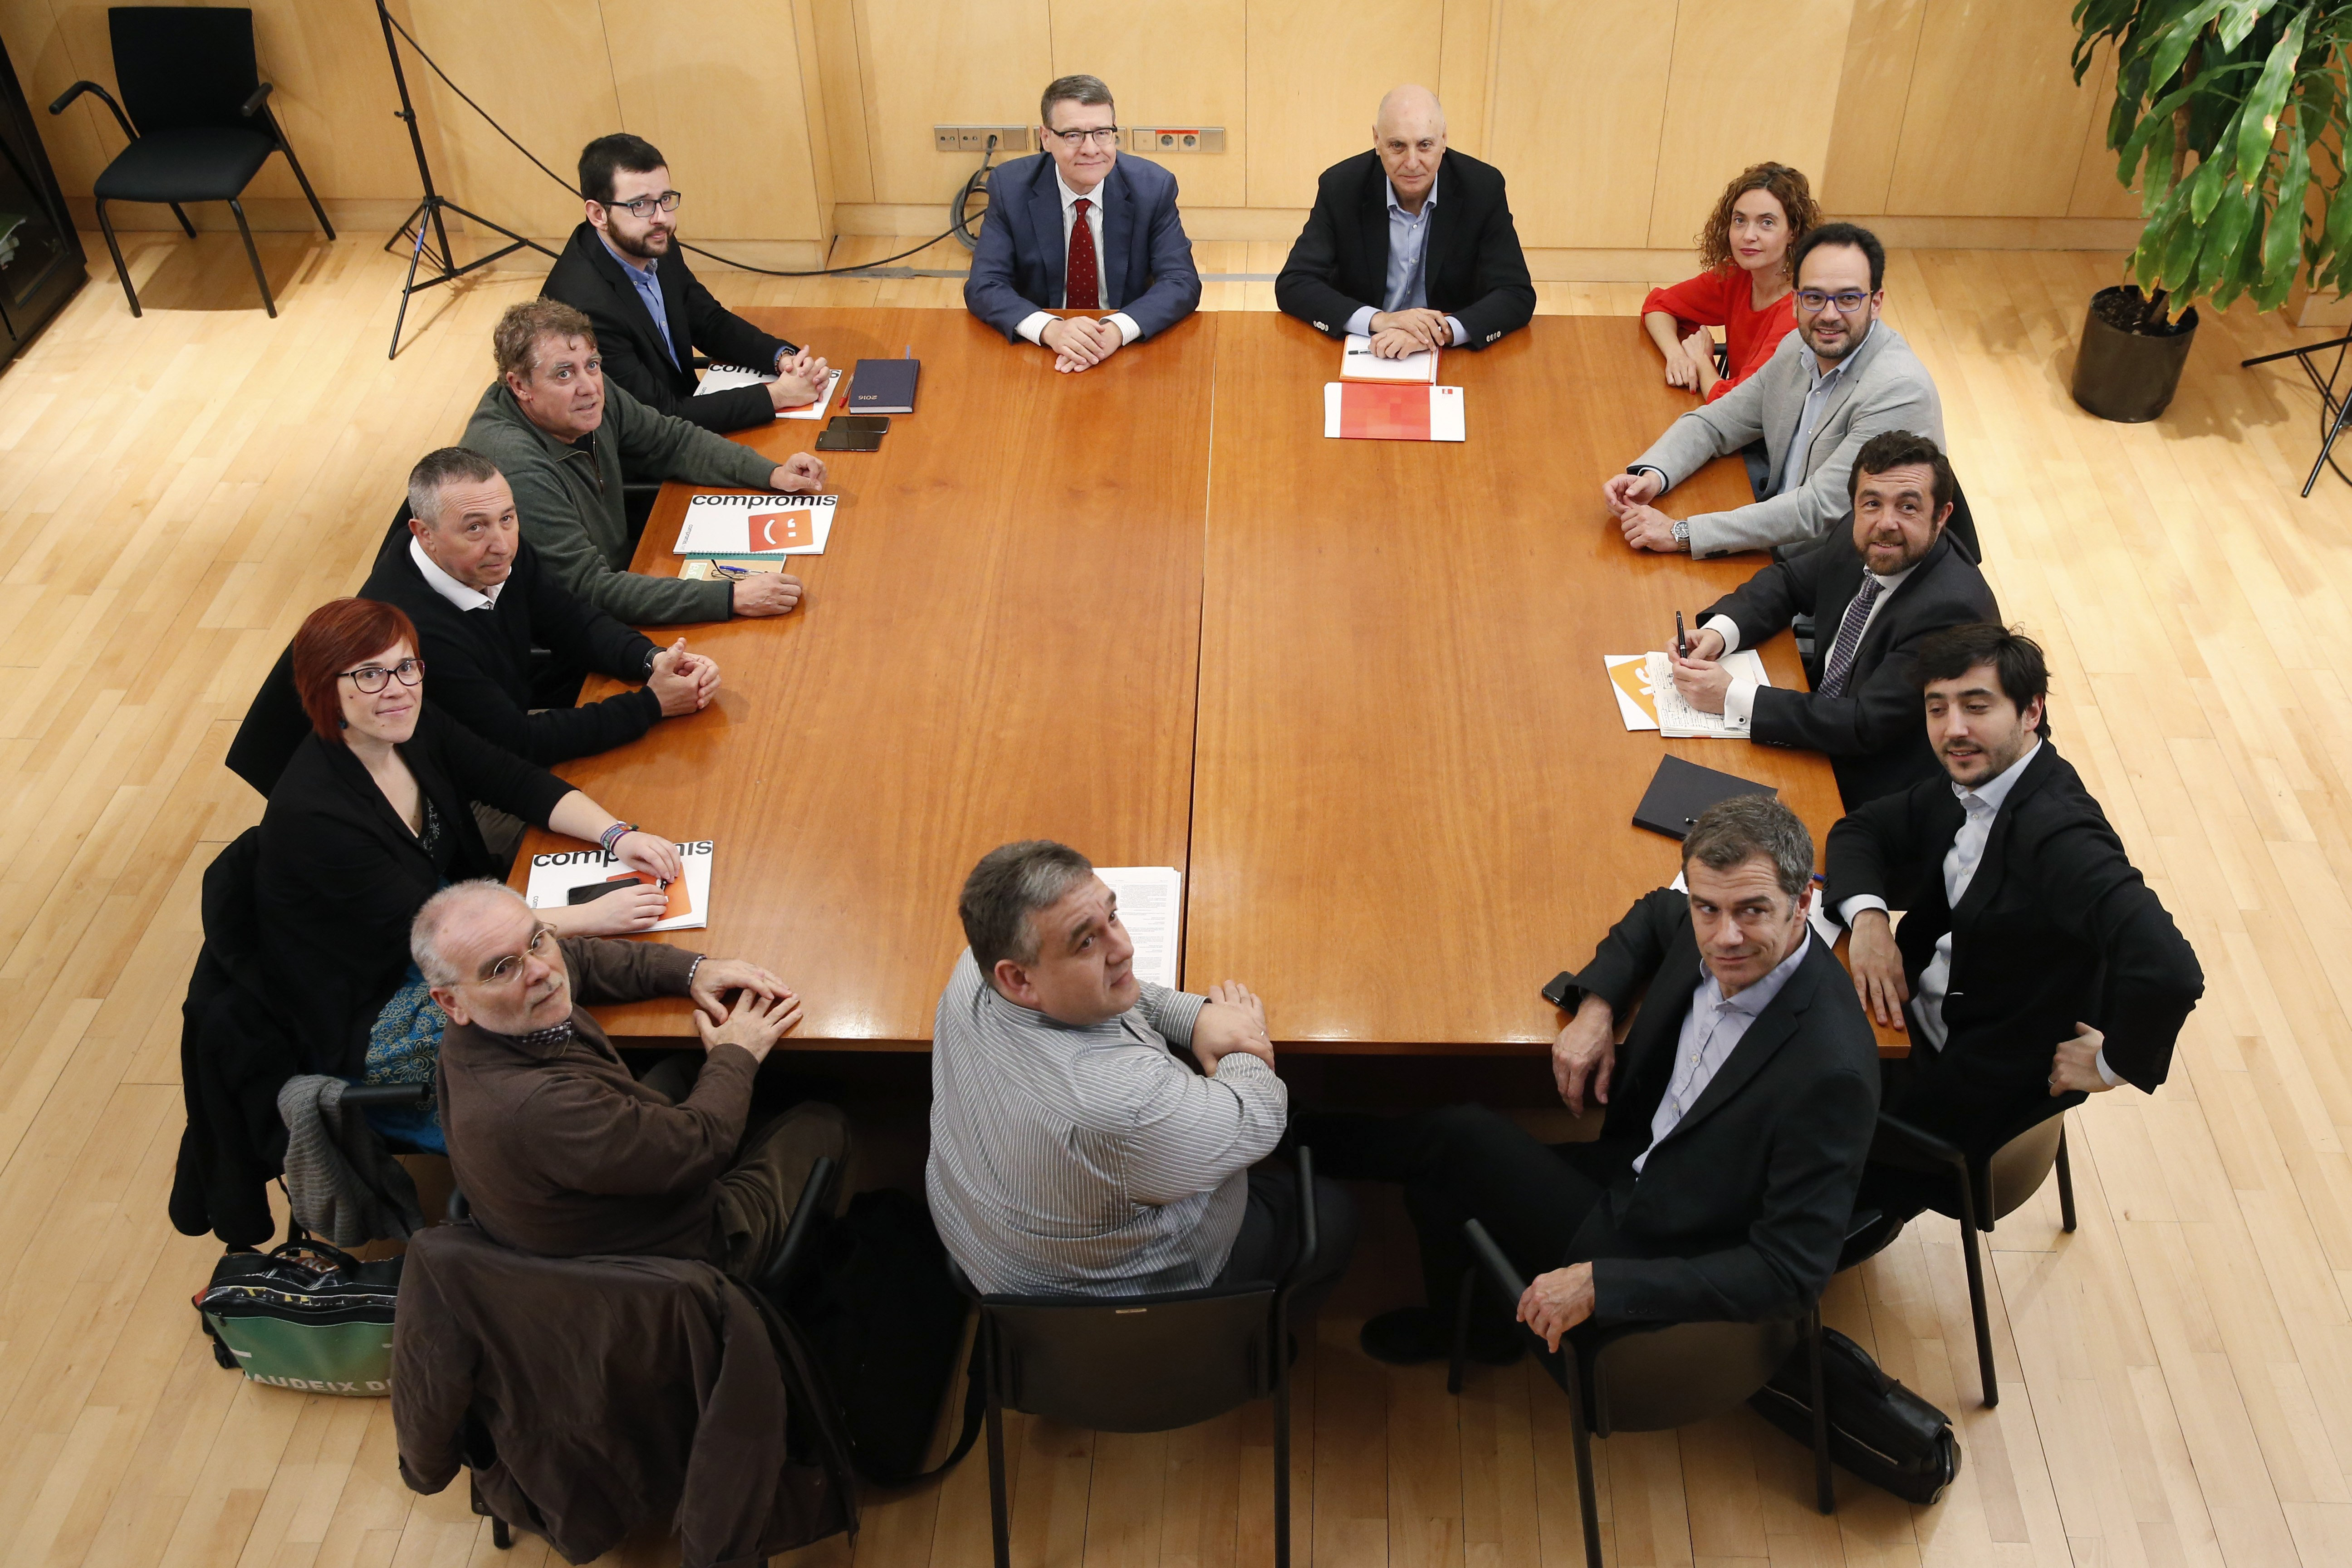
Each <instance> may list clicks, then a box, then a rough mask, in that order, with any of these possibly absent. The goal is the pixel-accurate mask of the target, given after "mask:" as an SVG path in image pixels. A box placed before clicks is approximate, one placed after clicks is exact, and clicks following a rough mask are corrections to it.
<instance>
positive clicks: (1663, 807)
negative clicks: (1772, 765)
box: [1633, 757, 1780, 838]
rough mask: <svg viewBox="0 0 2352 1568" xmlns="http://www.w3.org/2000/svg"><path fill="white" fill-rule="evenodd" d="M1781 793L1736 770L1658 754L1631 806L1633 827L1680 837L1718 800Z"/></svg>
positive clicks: (1670, 836)
mask: <svg viewBox="0 0 2352 1568" xmlns="http://www.w3.org/2000/svg"><path fill="white" fill-rule="evenodd" d="M1779 794H1780V791H1779V790H1776V789H1774V788H1773V787H1772V786H1771V785H1770V784H1758V783H1756V782H1755V781H1753V780H1752V779H1743V778H1741V777H1739V776H1738V774H1736V773H1717V772H1716V771H1715V770H1714V769H1713V768H1703V767H1700V766H1699V765H1698V764H1697V763H1686V762H1685V761H1683V760H1682V759H1681V758H1680V757H1660V758H1659V759H1658V771H1657V772H1656V773H1654V774H1652V775H1651V778H1650V787H1649V788H1648V789H1647V790H1645V791H1643V795H1642V804H1641V805H1637V806H1635V807H1634V808H1633V826H1636V827H1646V828H1648V829H1649V830H1650V831H1651V832H1653V833H1663V834H1664V835H1665V836H1666V837H1669V838H1680V837H1683V836H1684V835H1685V834H1687V833H1689V832H1690V830H1691V825H1692V824H1694V823H1696V821H1698V819H1699V816H1700V815H1701V814H1702V813H1703V812H1705V811H1706V808H1707V807H1708V806H1710V805H1715V804H1716V803H1717V801H1725V800H1729V799H1731V798H1732V797H1733V796H1735V795H1779Z"/></svg>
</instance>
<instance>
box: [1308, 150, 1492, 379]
mask: <svg viewBox="0 0 2352 1568" xmlns="http://www.w3.org/2000/svg"><path fill="white" fill-rule="evenodd" d="M1422 270H1423V276H1424V277H1425V278H1426V279H1428V290H1427V291H1428V297H1429V308H1430V309H1431V310H1442V311H1444V312H1445V314H1447V315H1449V316H1452V317H1454V318H1455V319H1456V320H1458V321H1461V323H1462V330H1463V331H1464V333H1465V335H1466V336H1467V338H1468V340H1469V341H1468V342H1465V343H1464V344H1463V346H1464V347H1465V348H1473V349H1483V348H1485V347H1486V345H1487V344H1488V343H1491V342H1495V341H1496V339H1498V338H1500V337H1502V336H1503V335H1504V334H1505V333H1506V332H1515V331H1518V330H1519V329H1520V328H1521V327H1524V326H1526V325H1527V324H1528V321H1529V320H1530V319H1531V318H1533V317H1534V315H1535V313H1536V286H1535V285H1534V284H1533V283H1532V282H1530V281H1528V261H1527V258H1526V257H1525V256H1524V255H1523V254H1521V252H1520V250H1519V232H1518V230H1517V228H1516V227H1515V226H1513V225H1512V223H1511V205H1510V202H1509V200H1508V198H1507V197H1506V195H1504V191H1503V172H1502V171H1501V170H1500V169H1497V168H1496V167H1495V166H1494V165H1493V164H1491V163H1480V162H1479V161H1478V160H1477V159H1475V158H1473V157H1471V156H1470V155H1469V154H1468V153H1456V152H1454V151H1452V150H1450V149H1449V150H1448V151H1447V152H1446V154H1445V157H1444V161H1442V162H1441V163H1439V164H1438V165H1437V211H1436V214H1435V216H1433V217H1431V219H1430V220H1429V243H1428V247H1427V248H1426V249H1425V250H1424V251H1423V254H1422ZM1388 275H1389V198H1388V172H1387V171H1386V170H1385V169H1383V168H1381V156H1380V154H1379V153H1357V154H1356V155H1355V156H1354V157H1352V158H1349V159H1346V160H1344V161H1342V162H1340V163H1334V164H1332V165H1331V167H1329V168H1328V169H1326V170H1324V171H1323V176H1322V178H1321V179H1320V180H1318V182H1317V183H1316V187H1315V209H1314V211H1312V212H1310V213H1308V214H1307V226H1306V227H1305V228H1304V229H1301V230H1300V231H1299V234H1298V238H1297V242H1296V243H1295V244H1293V245H1292V246H1291V247H1290V258H1289V259H1288V260H1287V261H1285V262H1284V263H1283V264H1282V273H1281V275H1280V276H1279V277H1277V278H1276V279H1275V283H1274V299H1275V303H1276V304H1278V305H1280V306H1281V307H1282V308H1283V309H1284V310H1286V311H1288V312H1289V313H1290V314H1292V315H1294V316H1296V317H1297V318H1298V319H1299V320H1300V321H1305V322H1307V324H1308V325H1310V326H1312V327H1313V328H1314V329H1315V330H1316V331H1318V332H1323V333H1326V334H1328V335H1329V336H1331V337H1335V338H1344V337H1346V336H1347V335H1348V318H1349V316H1352V315H1354V314H1355V313H1356V310H1357V309H1358V308H1359V307H1360V306H1364V305H1370V307H1371V308H1372V309H1373V310H1380V309H1381V302H1382V301H1383V300H1385V299H1386V298H1387V296H1388V287H1389V283H1388Z"/></svg>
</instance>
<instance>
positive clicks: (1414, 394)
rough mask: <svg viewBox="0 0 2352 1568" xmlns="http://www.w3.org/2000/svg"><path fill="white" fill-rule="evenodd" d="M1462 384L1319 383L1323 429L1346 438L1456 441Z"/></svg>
mask: <svg viewBox="0 0 2352 1568" xmlns="http://www.w3.org/2000/svg"><path fill="white" fill-rule="evenodd" d="M1464 429H1465V425H1464V420H1463V416H1462V389H1461V388H1460V387H1458V386H1412V385H1397V384H1381V383H1379V382H1369V381H1327V382H1325V383H1324V384H1323V434H1324V435H1325V436H1326V437H1330V438H1331V439H1333V440H1348V441H1459V440H1462V439H1463V438H1464Z"/></svg>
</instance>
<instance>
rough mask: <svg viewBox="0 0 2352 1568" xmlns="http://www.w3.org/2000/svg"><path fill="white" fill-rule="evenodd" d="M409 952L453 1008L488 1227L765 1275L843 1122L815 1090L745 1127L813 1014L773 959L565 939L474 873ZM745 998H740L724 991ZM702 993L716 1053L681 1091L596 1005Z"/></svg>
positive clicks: (479, 1201) (454, 1118)
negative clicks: (754, 1083)
mask: <svg viewBox="0 0 2352 1568" xmlns="http://www.w3.org/2000/svg"><path fill="white" fill-rule="evenodd" d="M409 946H410V950H411V952H412V953H413V954H414V956H415V960H416V963H417V967H418V968H419V969H420V970H422V971H423V972H424V974H425V980H426V982H427V983H428V984H430V985H431V986H432V988H433V999H434V1000H435V1001H436V1002H438V1003H439V1004H440V1005H441V1007H442V1009H443V1011H445V1012H446V1013H447V1014H448V1015H449V1026H448V1028H447V1029H446V1031H445V1032H444V1033H443V1035H442V1037H441V1072H440V1079H441V1083H440V1098H441V1125H442V1127H443V1129H444V1131H446V1134H447V1136H448V1140H449V1161H450V1164H451V1165H452V1167H453V1168H454V1169H455V1172H456V1174H457V1184H458V1186H459V1188H460V1189H462V1190H463V1191H464V1193H465V1194H466V1196H467V1201H468V1202H470V1203H471V1204H472V1205H473V1210H474V1219H475V1222H476V1223H477V1224H478V1225H479V1226H481V1228H482V1229H483V1231H484V1232H486V1233H487V1234H488V1235H489V1236H490V1237H494V1238H495V1239H497V1240H499V1241H500V1242H503V1243H504V1244H506V1245H507V1246H509V1247H518V1248H520V1249H521V1250H523V1251H525V1252H534V1253H538V1254H541V1255H542V1256H545V1257H551V1258H577V1257H581V1256H583V1255H586V1254H591V1253H637V1254H650V1255H653V1256H657V1257H664V1258H698V1259H701V1260H704V1261H707V1262H710V1263H715V1264H717V1265H719V1267H720V1268H725V1269H727V1270H728V1271H729V1272H730V1273H734V1274H738V1275H742V1276H744V1277H746V1278H751V1279H757V1278H758V1277H759V1276H760V1275H761V1274H762V1273H764V1272H765V1269H766V1266H767V1264H768V1262H769V1261H770V1259H772V1258H773V1257H774V1255H775V1250H776V1248H777V1247H778V1246H780V1245H781V1244H782V1241H783V1237H784V1231H785V1228H786V1226H788V1225H789V1224H790V1223H791V1220H792V1214H793V1205H794V1204H795V1203H797V1202H798V1201H799V1197H800V1193H801V1189H802V1187H803V1185H805V1184H806V1182H807V1179H808V1173H809V1168H810V1166H812V1165H813V1164H814V1163H815V1162H816V1159H817V1157H818V1156H819V1155H822V1154H830V1155H832V1156H833V1157H834V1158H835V1160H841V1159H843V1158H845V1156H846V1154H847V1152H848V1144H849V1126H848V1121H847V1119H846V1118H845V1117H844V1116H843V1115H842V1113H841V1111H840V1110H838V1109H836V1108H835V1107H833V1106H830V1105H818V1104H803V1105H798V1106H795V1107H793V1109H792V1110H790V1111H788V1112H787V1113H785V1114H784V1115H783V1116H782V1117H780V1118H778V1119H777V1120H776V1121H773V1122H771V1123H770V1124H769V1125H768V1126H766V1127H765V1128H763V1129H761V1131H758V1132H757V1133H756V1134H755V1135H754V1136H753V1137H751V1139H749V1140H746V1139H745V1138H744V1136H743V1131H744V1122H745V1119H746V1117H747V1115H748V1114H749V1112H750V1110H751V1079H752V1077H753V1075H754V1074H755V1073H756V1072H757V1071H758V1070H759V1066H760V1063H761V1061H762V1060H764V1059H765V1058H766V1057H767V1054H768V1052H769V1050H770V1048H771V1047H773V1046H774V1045H775V1043H776V1042H777V1041H778V1040H779V1039H781V1038H782V1037H783V1036H784V1035H786V1034H788V1033H789V1032H790V1031H791V1030H792V1028H793V1026H794V1025H796V1024H798V1023H799V1022H800V1014H801V1007H800V999H799V998H798V997H796V996H794V995H793V993H792V992H791V991H790V990H788V989H787V988H786V987H785V985H784V984H783V982H782V981H781V980H778V979H777V978H776V977H775V976H774V975H773V974H771V973H768V972H767V971H766V970H764V969H762V968H761V967H759V966H758V965H757V964H752V963H743V962H741V961H740V960H735V959H716V958H706V957H704V956H702V955H701V954H699V953H695V952H687V951H685V950H684V949H681V948H675V947H666V946H661V945H659V944H656V943H651V942H607V941H603V940H600V939H597V938H593V937H585V938H574V939H570V940H566V941H562V942H559V941H557V940H556V938H555V936H554V933H553V932H552V931H551V930H550V928H549V927H548V926H547V925H546V924H544V923H543V922H541V921H540V920H539V919H538V917H537V916H536V915H534V914H533V913H532V911H531V910H530V908H529V907H528V906H526V905H525V904H524V903H523V901H522V900H521V899H520V897H518V896H517V895H516V894H515V893H514V891H513V890H512V889H509V888H505V887H501V886H499V884H498V883H496V882H490V881H472V882H460V883H458V884H457V885H456V886H454V887H449V888H445V889H442V890H441V891H440V892H438V893H436V894H435V895H434V896H433V897H432V898H430V899H428V900H425V907H424V908H423V909H421V910H418V911H417V913H416V921H415V926H414V927H413V928H412V929H411V931H410V937H409ZM730 992H731V993H734V994H735V1001H734V1005H733V1006H732V1008H730V1007H729V1006H728V1005H726V1003H725V1000H724V999H725V998H726V996H727V995H728V994H729V993H730ZM665 995H666V996H691V997H692V998H693V999H694V1004H695V1020H694V1021H695V1026H696V1028H697V1029H698V1030H699V1031H700V1033H701V1036H702V1045H703V1050H704V1053H705V1055H704V1059H703V1062H702V1065H701V1072H700V1074H699V1075H698V1077H697V1078H696V1079H695V1080H694V1084H693V1089H692V1092H690V1093H688V1094H687V1095H686V1096H685V1098H684V1099H683V1100H676V1101H673V1100H671V1099H670V1097H669V1096H667V1095H666V1094H663V1093H662V1092H661V1091H660V1090H659V1089H654V1088H652V1087H650V1086H648V1085H646V1084H644V1083H640V1082H639V1081H637V1079H635V1078H633V1077H631V1076H630V1073H629V1069H628V1068H627V1067H626V1066H625V1065H624V1064H623V1063H622V1061H621V1058H620V1055H619V1053H618V1052H616V1051H614V1048H613V1042H612V1041H611V1040H610V1039H609V1038H607V1037H605V1034H604V1029H603V1028H602V1027H601V1026H599V1025H598V1024H597V1022H596V1020H595V1019H594V1018H593V1017H592V1016H589V1014H588V1012H587V1006H588V1005H591V1004H595V1003H603V1002H635V1001H642V1000H644V999H645V998H646V997H650V996H665Z"/></svg>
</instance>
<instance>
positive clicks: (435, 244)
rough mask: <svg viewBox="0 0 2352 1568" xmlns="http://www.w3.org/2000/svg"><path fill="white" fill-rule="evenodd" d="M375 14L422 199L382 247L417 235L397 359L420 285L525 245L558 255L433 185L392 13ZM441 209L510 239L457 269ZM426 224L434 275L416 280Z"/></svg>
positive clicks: (390, 355)
mask: <svg viewBox="0 0 2352 1568" xmlns="http://www.w3.org/2000/svg"><path fill="white" fill-rule="evenodd" d="M375 15H376V20H377V21H378V22H380V23H382V24H383V47H384V53H385V54H387V55H389V56H390V57H391V58H392V80H393V85H394V87H397V88H398V89H400V107H399V108H398V109H396V110H394V111H393V118H394V120H399V121H405V122H406V124H407V126H408V145H409V148H410V150H411V151H413V152H414V153H415V154H416V177H417V178H418V179H419V180H420V181H422V182H423V183H424V185H425V199H424V200H423V201H421V202H418V203H417V204H416V210H415V211H414V212H412V213H410V214H409V215H408V220H407V221H406V222H405V223H404V224H402V225H401V226H400V230H399V232H398V233H396V234H394V236H393V237H391V238H390V239H388V240H386V241H384V245H383V247H384V249H386V250H390V249H391V248H392V247H394V246H395V245H398V244H399V243H400V242H401V241H402V240H404V239H407V238H409V237H411V236H414V237H415V247H414V248H413V249H412V250H411V252H410V253H409V258H408V277H407V279H406V280H405V281H404V282H403V283H402V284H401V286H400V314H399V315H397V316H395V317H394V319H393V323H392V347H391V348H390V349H389V350H387V351H386V352H385V353H384V356H383V357H384V358H386V359H397V358H398V357H399V356H400V331H401V328H402V326H403V325H404V324H405V323H406V321H407V320H408V301H409V298H410V296H412V295H414V294H415V293H417V292H418V291H419V290H421V289H430V288H433V287H434V286H435V285H436V284H441V283H446V282H449V281H451V280H452V279H458V278H463V277H464V276H465V275H466V274H467V273H468V272H471V271H474V270H475V269H476V268H482V267H488V265H489V264H490V263H491V262H493V261H496V260H498V259H499V258H501V257H505V256H510V255H512V254H513V253H514V252H516V251H518V250H521V249H523V248H524V247H530V249H532V250H536V251H538V252H539V253H540V254H541V256H544V257H546V258H548V259H549V260H551V261H552V260H555V259H556V255H555V252H553V251H551V250H550V249H548V248H547V247H545V246H543V245H541V244H540V243H539V241H537V240H535V239H527V238H525V237H523V236H521V235H519V234H517V233H516V232H515V231H514V230H512V229H510V228H508V227H507V226H504V225H503V224H495V223H492V222H491V221H490V220H489V219H488V218H486V217H484V216H481V214H479V213H475V212H468V211H467V210H466V209H465V208H464V207H461V206H459V205H457V203H456V202H453V201H451V200H450V199H449V198H448V197H446V196H445V195H442V194H441V193H440V192H438V191H436V190H435V189H434V188H433V169H432V166H431V165H430V164H428V163H425V138H424V136H423V135H422V134H421V133H420V132H418V131H417V129H416V105H415V102H414V101H413V100H411V99H410V98H409V96H408V77H407V75H406V73H404V71H402V70H401V68H400V45H399V42H398V40H397V39H396V38H395V37H394V34H393V28H392V13H391V12H390V11H388V10H386V9H385V8H384V0H375ZM445 209H446V210H447V211H449V212H453V213H456V214H457V216H459V217H461V218H464V219H465V220H466V221H467V223H470V224H476V225H478V226H481V227H483V228H485V229H488V230H489V231H490V232H491V233H492V234H499V235H504V236H505V237H507V238H508V239H509V240H511V241H513V243H512V244H511V245H504V246H500V247H499V248H498V249H496V250H493V251H491V252H490V253H489V254H488V255H487V256H478V257H476V258H474V259H473V260H471V261H468V262H467V263H466V264H465V265H464V266H463V267H460V266H458V265H457V258H456V257H455V256H454V255H452V254H451V252H450V249H449V231H448V229H447V227H446V226H445V225H444V224H443V223H442V220H441V214H442V212H443V211H444V210H445ZM428 225H429V226H430V228H431V232H432V242H431V244H432V252H433V256H432V260H433V266H432V275H431V276H430V277H427V278H426V279H425V280H424V281H422V282H419V281H418V280H417V277H416V273H417V269H418V268H420V267H421V266H423V265H424V262H425V256H426V239H425V234H426V228H427V226H428Z"/></svg>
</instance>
